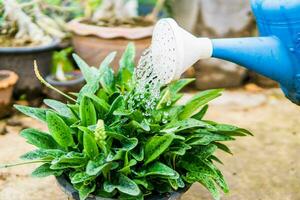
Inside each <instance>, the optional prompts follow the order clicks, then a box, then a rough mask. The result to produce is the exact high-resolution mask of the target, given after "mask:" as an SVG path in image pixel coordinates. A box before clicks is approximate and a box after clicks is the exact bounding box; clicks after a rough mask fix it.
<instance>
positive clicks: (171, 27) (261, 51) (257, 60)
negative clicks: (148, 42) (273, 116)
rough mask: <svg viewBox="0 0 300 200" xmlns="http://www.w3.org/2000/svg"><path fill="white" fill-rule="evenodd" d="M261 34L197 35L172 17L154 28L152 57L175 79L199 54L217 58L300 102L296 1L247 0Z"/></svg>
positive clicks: (299, 28) (299, 4) (299, 16)
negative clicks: (274, 83)
mask: <svg viewBox="0 0 300 200" xmlns="http://www.w3.org/2000/svg"><path fill="white" fill-rule="evenodd" d="M251 6H252V11H253V13H254V16H255V17H256V21H257V25H258V29H259V32H260V37H249V38H233V39H230V38H229V39H209V38H196V37H195V36H193V35H191V34H190V33H188V32H187V31H185V30H183V29H182V28H180V27H179V26H178V25H177V23H176V22H175V21H174V20H172V19H162V20H160V21H159V22H158V23H157V25H156V26H155V28H154V33H153V39H152V46H151V47H152V51H153V54H154V55H153V56H154V57H156V58H157V59H159V60H160V61H162V60H163V62H164V63H165V64H167V66H170V67H169V70H168V71H169V72H170V73H169V74H170V76H169V77H167V78H166V80H172V79H176V78H179V77H180V75H181V74H182V73H183V72H184V71H186V70H187V68H189V67H190V66H191V65H192V64H194V63H195V62H196V61H197V60H199V59H207V58H210V57H215V58H220V59H224V60H227V61H231V62H234V63H237V64H239V65H242V66H244V67H246V68H248V69H250V70H253V71H255V72H257V73H259V74H261V75H264V76H266V77H269V78H271V79H273V80H275V81H277V82H278V83H279V84H280V86H281V88H282V90H283V92H284V93H285V95H286V97H287V98H289V99H290V100H291V101H292V102H294V103H296V104H298V105H300V0H251Z"/></svg>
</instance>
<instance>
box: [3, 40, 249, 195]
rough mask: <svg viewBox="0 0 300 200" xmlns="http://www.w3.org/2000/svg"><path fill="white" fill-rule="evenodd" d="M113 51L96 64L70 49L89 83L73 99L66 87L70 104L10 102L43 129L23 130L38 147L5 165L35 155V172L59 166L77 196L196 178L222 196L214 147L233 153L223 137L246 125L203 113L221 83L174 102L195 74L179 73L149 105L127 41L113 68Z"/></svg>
mask: <svg viewBox="0 0 300 200" xmlns="http://www.w3.org/2000/svg"><path fill="white" fill-rule="evenodd" d="M115 54H116V53H115V52H114V53H111V54H109V55H108V56H107V58H105V59H104V61H103V62H102V63H101V65H100V67H99V69H96V68H94V67H90V66H88V65H87V64H86V63H85V62H84V61H83V60H81V59H80V58H79V57H78V56H77V55H74V59H75V61H76V62H77V64H78V66H79V68H80V69H81V71H82V73H83V75H84V77H85V79H86V81H87V83H86V85H85V86H84V87H83V88H82V89H81V91H80V92H79V93H78V94H77V99H73V98H72V97H70V96H68V95H67V94H64V95H65V96H66V97H68V98H69V100H70V102H69V103H68V104H64V103H61V102H58V101H55V100H49V99H46V100H45V101H44V102H45V104H47V105H48V106H49V107H50V108H33V107H25V106H20V105H16V106H15V107H16V108H17V109H18V110H19V111H21V112H22V113H24V114H26V115H28V116H30V117H32V118H35V119H38V120H40V121H42V122H44V123H46V124H47V126H48V129H49V133H45V132H42V131H40V130H36V129H32V128H30V129H25V130H23V131H22V132H21V136H22V137H24V138H25V139H26V140H27V142H28V143H30V144H32V145H35V146H36V147H37V148H38V149H37V150H34V151H31V152H28V153H26V154H24V155H22V156H21V158H22V159H25V160H27V161H25V162H23V163H18V164H13V165H5V166H3V167H10V166H15V165H20V164H28V163H41V164H42V165H41V166H40V167H38V168H37V169H36V170H35V171H33V172H32V175H33V176H35V177H45V176H49V175H54V176H61V175H63V174H64V175H65V176H66V177H68V180H69V181H70V182H71V183H72V184H73V186H74V188H76V189H77V190H78V191H79V194H80V198H81V199H82V200H84V199H86V198H87V196H88V195H89V194H91V193H92V194H95V195H99V196H102V197H110V198H117V199H126V200H129V199H144V198H145V197H147V196H149V195H151V194H157V193H167V192H171V191H173V190H178V189H180V188H188V187H190V186H191V185H192V184H193V183H195V182H200V183H201V184H202V185H204V186H205V187H206V188H207V189H208V190H209V191H210V192H211V194H212V195H213V197H214V198H215V199H219V197H220V194H219V189H218V187H220V188H221V189H222V190H223V191H224V192H225V193H227V192H228V186H227V184H226V182H225V180H224V177H223V175H222V173H221V172H220V170H219V169H218V168H217V167H216V165H215V162H218V163H221V161H220V160H219V159H218V158H217V157H216V156H215V155H214V152H215V151H216V150H217V149H221V150H223V151H225V152H227V153H231V151H230V150H229V148H228V147H227V146H226V145H224V144H223V143H222V142H225V141H231V140H234V138H235V137H236V136H246V135H250V134H251V133H250V132H249V131H247V130H245V129H242V128H238V127H235V126H232V125H226V124H219V123H216V122H212V121H208V120H204V119H203V117H204V115H205V113H206V111H207V109H208V105H207V103H208V102H209V101H211V100H213V99H215V98H216V97H218V96H220V95H221V91H222V90H208V91H204V92H200V93H199V94H196V95H195V96H194V97H193V98H192V99H191V100H189V101H188V102H187V103H186V104H185V105H178V104H177V102H178V100H179V99H180V98H181V97H182V96H183V94H182V93H180V90H181V89H182V88H183V87H184V86H186V85H187V84H189V83H190V82H191V81H193V80H192V79H181V80H178V81H175V82H173V83H171V84H169V85H168V86H165V87H162V88H161V95H160V98H159V99H157V100H156V101H152V102H153V103H152V104H151V105H149V104H148V102H149V99H150V98H151V94H150V93H146V94H141V93H138V92H137V91H135V79H134V56H135V49H134V46H133V44H129V45H128V47H127V49H126V51H125V52H124V54H123V56H122V58H121V60H120V68H119V71H118V72H117V74H114V72H113V70H112V69H111V68H110V67H109V65H110V63H111V61H112V60H113V59H114V57H115ZM36 72H37V73H38V71H37V68H36ZM38 77H39V79H42V78H41V77H40V76H39V74H38ZM42 82H43V83H45V81H44V80H42ZM47 86H48V87H52V86H50V85H47Z"/></svg>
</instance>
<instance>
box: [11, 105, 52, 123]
mask: <svg viewBox="0 0 300 200" xmlns="http://www.w3.org/2000/svg"><path fill="white" fill-rule="evenodd" d="M14 107H15V108H16V109H17V110H18V111H20V112H21V113H23V114H25V115H27V116H29V117H32V118H34V119H37V120H39V121H42V122H46V112H47V111H49V109H44V108H33V107H29V106H21V105H14Z"/></svg>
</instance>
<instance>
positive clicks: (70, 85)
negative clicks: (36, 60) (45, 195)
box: [45, 71, 85, 101]
mask: <svg viewBox="0 0 300 200" xmlns="http://www.w3.org/2000/svg"><path fill="white" fill-rule="evenodd" d="M65 76H66V78H67V80H66V81H59V80H57V78H56V77H55V76H54V75H49V76H47V77H46V81H47V82H48V83H50V84H51V85H52V86H54V87H55V88H57V89H59V90H60V91H62V92H64V93H66V94H68V93H70V92H73V93H76V92H79V90H80V89H81V88H82V86H83V84H84V82H85V81H84V78H83V76H82V74H81V72H80V71H73V72H67V73H65ZM45 94H46V95H47V96H48V97H49V98H51V99H56V100H61V101H66V99H65V97H63V96H62V95H60V94H58V93H57V92H55V91H53V90H51V89H49V88H45Z"/></svg>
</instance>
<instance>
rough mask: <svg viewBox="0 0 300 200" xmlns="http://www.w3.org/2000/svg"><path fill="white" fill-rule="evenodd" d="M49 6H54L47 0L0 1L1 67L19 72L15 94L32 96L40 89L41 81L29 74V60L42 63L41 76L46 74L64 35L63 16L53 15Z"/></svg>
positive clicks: (37, 93) (30, 64) (30, 71)
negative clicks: (53, 54)
mask: <svg viewBox="0 0 300 200" xmlns="http://www.w3.org/2000/svg"><path fill="white" fill-rule="evenodd" d="M50 8H51V9H52V8H53V7H52V6H51V4H49V3H48V1H36V0H29V1H16V0H3V1H1V2H0V69H8V70H12V71H15V72H16V73H17V74H18V75H19V77H20V82H19V83H18V84H17V86H16V90H15V93H16V94H18V96H20V95H22V94H26V95H27V97H28V98H35V97H36V96H37V95H39V94H40V93H41V91H42V90H41V89H42V88H41V85H40V84H39V82H38V80H36V79H33V78H32V77H33V76H34V73H33V71H32V70H31V69H32V61H33V60H34V59H35V60H37V61H38V62H39V63H40V64H41V66H42V67H41V74H42V75H43V76H45V75H47V74H49V73H50V69H51V57H52V52H53V50H54V49H57V48H58V47H59V44H60V41H61V40H62V39H63V38H65V37H66V36H67V34H66V32H65V28H64V22H63V20H62V19H60V18H58V17H56V16H54V14H55V13H54V12H52V11H51V9H50ZM52 14H53V15H52ZM35 94H36V95H35Z"/></svg>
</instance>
